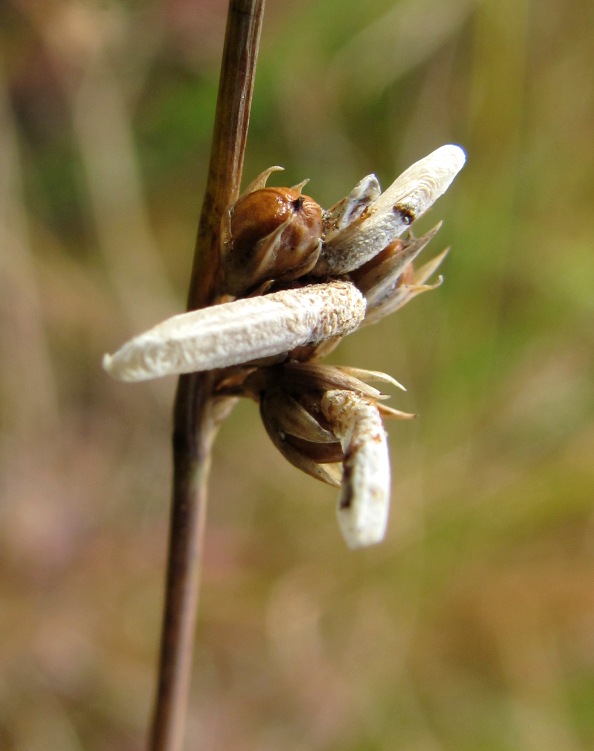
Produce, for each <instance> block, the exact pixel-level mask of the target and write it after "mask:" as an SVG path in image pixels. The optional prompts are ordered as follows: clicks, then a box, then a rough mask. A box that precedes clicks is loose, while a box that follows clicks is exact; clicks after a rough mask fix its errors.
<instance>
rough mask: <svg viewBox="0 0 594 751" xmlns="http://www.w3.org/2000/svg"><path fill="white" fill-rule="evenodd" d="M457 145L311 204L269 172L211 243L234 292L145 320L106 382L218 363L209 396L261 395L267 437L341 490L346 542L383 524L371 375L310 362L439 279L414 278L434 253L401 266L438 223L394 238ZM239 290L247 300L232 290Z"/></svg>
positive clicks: (384, 452) (428, 195) (380, 449)
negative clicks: (388, 178)
mask: <svg viewBox="0 0 594 751" xmlns="http://www.w3.org/2000/svg"><path fill="white" fill-rule="evenodd" d="M464 161H465V156H464V152H463V151H462V149H460V148H459V147H458V146H453V145H448V146H442V147H441V148H439V149H437V150H436V151H434V152H432V153H431V154H429V155H428V156H427V157H425V158H424V159H421V160H420V161H418V162H416V163H415V164H413V165H412V167H410V168H409V169H408V170H406V171H405V172H404V173H403V174H402V175H401V176H400V177H399V178H397V180H395V182H394V183H392V185H391V186H390V187H389V188H388V189H387V190H386V191H385V192H384V193H382V192H381V189H380V186H379V182H378V180H377V178H376V177H375V175H368V176H367V177H365V178H364V179H363V180H361V181H360V182H359V183H358V184H357V185H356V186H355V188H354V189H353V190H352V191H351V193H349V195H348V196H346V197H345V198H343V199H342V200H341V201H339V202H338V203H337V204H335V205H334V206H333V207H332V208H331V209H329V210H328V211H325V212H323V211H322V210H321V209H320V207H319V206H318V204H317V203H316V202H315V201H314V200H313V199H311V198H309V197H308V196H304V195H302V192H301V191H302V188H303V186H304V185H305V182H304V183H301V184H300V185H297V186H295V187H293V188H266V181H267V179H268V177H269V176H270V174H271V173H272V172H273V171H275V170H278V169H280V168H278V167H271V168H270V169H269V170H266V172H263V173H262V174H261V175H259V176H258V178H256V180H254V181H253V182H252V183H251V184H250V185H249V186H248V188H247V189H246V191H245V192H244V194H243V195H242V196H241V197H240V198H239V200H238V201H237V203H236V204H235V205H234V206H232V207H231V208H230V209H229V212H228V214H227V216H226V218H225V223H224V227H223V233H222V235H223V240H222V249H221V261H222V269H223V272H222V286H221V293H222V294H227V295H229V294H234V295H236V296H238V295H241V296H243V297H242V298H241V299H236V300H233V301H231V302H225V303H222V304H219V305H214V306H212V307H210V308H205V309H202V310H198V311H193V312H190V313H183V314H181V315H178V316H174V317H173V318H170V319H168V320H167V321H164V322H163V323H160V324H158V325H157V326H155V327H154V328H152V329H150V330H149V331H147V332H145V333H144V334H141V335H140V336H137V337H135V338H134V339H132V340H130V341H129V342H128V343H126V344H125V345H124V346H123V347H122V348H121V349H120V350H118V351H117V352H116V353H115V354H114V355H111V356H110V355H105V357H104V360H103V366H104V368H105V369H106V370H107V371H108V372H109V373H110V374H111V375H113V376H114V377H115V378H119V379H121V380H124V381H141V380H145V379H148V378H158V377H161V376H164V375H169V374H176V373H189V372H193V371H200V370H219V371H220V372H219V374H218V376H217V386H216V389H215V393H216V394H218V395H220V396H225V395H234V396H248V397H250V398H252V399H254V400H255V401H257V402H258V403H259V404H260V412H261V415H262V420H263V423H264V426H265V428H266V430H267V432H268V434H269V435H270V437H271V439H272V441H273V443H274V444H275V445H276V446H277V448H278V449H279V450H280V451H281V452H282V453H283V455H284V456H285V457H286V458H287V459H288V460H289V461H290V462H291V463H292V464H294V465H295V466H297V467H299V468H300V469H301V470H303V471H305V472H307V473H308V474H310V475H312V476H313V477H316V478H317V479H320V480H322V481H324V482H326V483H328V484H331V485H335V486H341V487H342V490H341V495H340V499H339V504H338V519H339V525H340V529H341V531H342V533H343V536H344V537H345V540H346V542H347V544H348V545H349V546H350V547H353V548H354V547H361V546H366V545H371V544H373V543H376V542H379V541H380V540H381V539H382V538H383V536H384V533H385V529H386V524H387V519H388V509H389V496H390V466H389V455H388V445H387V439H386V434H385V431H384V428H383V425H382V418H386V417H394V418H400V419H403V418H409V417H412V415H409V414H406V413H403V412H399V411H398V410H394V409H390V408H389V407H387V406H386V405H385V404H383V400H384V399H385V398H386V397H385V396H384V395H383V394H382V393H381V392H380V391H378V390H377V389H376V388H375V387H372V386H371V385H370V382H372V381H378V380H379V381H383V382H387V383H391V384H393V385H397V386H399V384H398V383H397V382H396V381H394V379H392V378H391V377H390V376H387V375H385V374H383V373H375V372H372V371H366V370H360V369H355V368H340V367H338V366H327V365H321V364H319V363H318V362H317V360H319V358H320V357H322V356H323V355H324V354H326V353H327V352H328V351H329V350H330V349H332V348H333V347H334V346H335V345H336V343H337V342H338V341H339V340H340V338H341V337H342V336H344V335H346V334H348V333H350V332H351V331H353V330H355V329H356V328H358V327H359V326H361V325H363V324H369V323H375V322H377V321H378V320H380V319H381V318H383V317H384V316H386V315H389V314H390V313H392V312H393V311H395V310H397V309H398V308H401V307H402V306H403V305H405V304H406V303H407V302H408V301H409V300H411V299H412V298H413V297H415V296H416V295H418V294H420V293H421V292H424V291H426V290H430V289H434V288H435V287H436V286H438V285H439V284H440V282H441V279H439V280H438V281H437V282H436V283H434V284H427V281H428V280H429V278H430V277H431V276H432V275H433V274H434V273H435V271H436V270H437V268H438V267H439V264H440V263H441V261H442V260H443V258H444V255H445V253H442V254H441V255H439V256H437V258H434V259H433V260H432V261H430V262H429V263H427V264H425V265H424V266H422V267H421V268H419V269H415V268H414V265H413V261H414V260H415V259H416V257H417V256H418V255H419V253H420V252H421V251H422V250H423V249H424V248H425V247H426V245H427V244H428V242H429V241H430V240H431V239H432V238H433V236H434V235H435V233H436V232H437V230H438V229H439V225H438V226H437V227H435V228H434V229H433V230H431V231H430V232H428V233H427V234H425V235H424V236H422V237H419V238H415V237H413V236H412V235H411V234H410V233H409V234H408V235H407V236H406V237H404V238H401V237H400V236H401V235H402V234H403V233H404V232H405V231H406V230H408V229H409V227H410V225H411V224H412V223H413V222H414V221H415V219H417V218H418V217H419V216H421V215H422V214H423V213H424V212H425V211H426V210H427V209H428V208H429V207H430V206H431V205H432V204H433V203H434V201H435V200H437V198H439V197H440V196H441V195H442V194H443V193H444V192H445V191H446V190H447V188H448V187H449V185H450V184H451V182H452V180H453V179H454V177H455V176H456V174H457V173H458V172H459V170H460V169H461V168H462V166H463V164H464ZM248 294H251V295H252V296H250V297H245V295H248Z"/></svg>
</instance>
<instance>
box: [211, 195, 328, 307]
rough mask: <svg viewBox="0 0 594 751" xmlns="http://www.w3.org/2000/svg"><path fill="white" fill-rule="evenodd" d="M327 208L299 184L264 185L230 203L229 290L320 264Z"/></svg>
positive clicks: (225, 272)
mask: <svg viewBox="0 0 594 751" xmlns="http://www.w3.org/2000/svg"><path fill="white" fill-rule="evenodd" d="M321 234H322V209H321V207H320V206H319V204H317V203H316V202H315V201H314V200H313V198H310V197H309V196H305V195H302V194H301V190H300V188H299V187H298V188H260V189H258V190H254V191H253V192H251V193H248V194H247V195H244V196H242V197H241V198H240V199H239V200H238V201H237V203H236V204H235V205H234V206H233V207H232V208H231V210H230V212H229V216H228V218H227V227H226V231H225V232H224V247H223V281H224V286H225V292H228V293H230V294H234V295H241V294H244V293H246V292H249V291H251V290H253V289H254V288H255V287H257V286H258V285H259V284H262V283H263V282H265V281H269V280H273V279H275V280H278V279H283V280H290V279H296V278H297V277H299V276H302V275H303V274H306V273H307V272H308V271H310V269H311V268H312V267H313V266H314V265H315V263H316V261H317V259H318V256H319V254H320V248H321Z"/></svg>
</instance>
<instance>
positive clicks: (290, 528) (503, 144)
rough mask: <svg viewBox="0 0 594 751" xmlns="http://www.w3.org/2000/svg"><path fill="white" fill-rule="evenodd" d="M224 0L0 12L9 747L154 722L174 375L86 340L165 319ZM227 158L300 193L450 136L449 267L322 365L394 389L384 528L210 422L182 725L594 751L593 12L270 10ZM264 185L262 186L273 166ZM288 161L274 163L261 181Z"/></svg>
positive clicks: (385, 171) (262, 744)
mask: <svg viewBox="0 0 594 751" xmlns="http://www.w3.org/2000/svg"><path fill="white" fill-rule="evenodd" d="M225 14H226V3H225V2H223V0H202V2H200V1H194V2H191V1H190V0H169V1H166V0H163V1H162V2H145V3H136V2H123V1H122V2H114V1H111V2H103V1H102V2H83V1H82V0H70V1H68V0H48V1H47V2H39V1H36V0H12V2H6V3H3V4H2V7H1V8H0V22H1V33H0V44H1V47H0V52H1V63H0V233H1V235H0V236H1V243H0V311H1V317H0V358H1V370H0V399H1V417H0V493H1V498H0V522H1V523H0V567H1V573H0V638H1V647H0V748H2V749H6V750H7V751H13V749H14V750H18V751H45V750H46V749H59V750H60V751H79V749H85V751H86V750H87V749H88V750H89V751H107V750H108V749H109V751H124V750H125V751H128V750H129V749H131V750H134V751H136V750H140V749H141V748H142V747H143V741H144V734H145V728H146V725H147V721H148V713H149V708H150V704H151V701H152V696H153V689H154V679H155V662H156V651H157V644H158V634H159V628H160V609H161V601H162V587H163V571H164V559H165V545H166V535H167V526H168V505H169V498H168V495H169V481H170V455H169V433H170V407H171V401H172V396H173V391H174V387H175V383H174V379H167V380H164V381H163V382H158V383H154V384H142V385H136V386H130V385H125V384H120V383H116V382H114V381H111V380H110V379H109V378H108V377H107V376H105V374H104V373H103V372H102V371H101V369H100V365H99V363H100V359H101V355H102V353H103V352H105V351H108V350H109V351H112V350H113V349H114V348H115V347H116V346H118V345H119V344H120V343H121V342H122V341H123V340H124V339H126V338H127V337H128V336H130V335H132V334H133V333H137V332H138V331H140V330H141V329H143V328H145V327H147V326H149V325H151V324H153V323H155V322H156V321H158V320H159V319H160V318H162V317H163V316H165V315H169V314H173V313H175V312H178V311H180V310H181V309H182V308H183V305H184V299H185V294H186V288H187V281H188V276H189V269H190V264H191V255H192V251H193V243H194V236H195V231H196V224H197V217H198V211H199V206H200V200H201V195H202V192H203V187H204V179H205V174H206V164H207V158H208V150H209V141H210V135H211V129H212V121H213V112H214V103H215V96H216V86H217V77H218V68H219V63H220V54H221V47H222V37H223V27H224V17H225ZM267 14H268V15H267V17H266V19H265V27H264V33H263V39H262V48H261V55H260V62H259V68H258V77H257V82H256V89H255V99H254V109H253V116H252V126H251V131H250V138H249V143H248V153H247V159H246V168H245V178H246V180H247V179H251V177H253V176H255V175H256V174H257V173H258V172H260V171H261V170H263V169H265V168H266V167H268V166H269V165H271V164H281V165H284V166H285V167H286V170H287V171H286V173H285V174H286V177H281V178H280V180H281V183H282V181H285V182H286V183H288V184H294V183H297V182H299V181H300V180H302V179H303V178H305V177H309V178H311V182H310V184H309V186H308V192H310V193H311V194H313V195H314V196H315V197H316V198H317V199H318V200H319V201H320V203H322V205H326V206H327V205H330V204H331V203H333V202H334V201H336V200H337V199H338V198H340V197H342V196H343V195H344V194H345V193H346V192H347V191H348V190H349V189H350V188H351V187H352V186H353V185H354V183H355V182H356V181H357V180H358V179H360V178H361V177H362V176H363V175H365V174H367V173H368V172H371V171H375V172H376V173H377V174H378V176H379V177H380V180H381V182H382V184H383V185H387V184H389V182H391V180H392V179H393V178H394V177H395V176H396V175H397V174H398V173H399V172H400V171H402V170H403V169H404V168H405V167H407V166H408V165H409V164H410V163H412V162H413V161H415V160H416V159H418V158H420V157H421V156H423V155H424V154H426V153H428V152H429V151H431V150H433V149H434V148H436V147H437V146H439V145H441V144H442V143H447V142H454V143H460V144H462V145H463V146H464V147H465V149H466V150H467V153H468V164H467V166H466V168H465V169H464V171H463V172H462V173H461V175H460V176H459V178H458V179H457V181H456V182H455V183H454V185H453V187H452V188H451V189H450V192H449V193H448V195H447V196H446V197H444V198H443V199H442V200H440V201H439V203H438V204H437V206H436V207H435V208H434V209H433V211H432V212H431V216H430V217H427V218H426V219H425V220H422V222H421V224H422V227H420V229H423V228H428V227H429V226H431V225H432V223H435V221H436V220H437V219H438V218H444V219H445V224H444V227H443V229H442V231H441V232H440V235H439V236H438V238H437V239H436V240H435V241H434V243H433V247H432V248H431V249H430V250H429V251H428V252H427V253H426V255H427V257H429V256H430V255H431V253H433V254H436V253H437V252H438V251H439V250H441V249H442V248H443V247H445V246H446V245H451V246H452V252H451V253H450V256H449V257H448V259H447V260H446V262H445V265H444V273H445V277H446V280H445V284H444V285H443V286H442V287H441V288H440V289H439V290H438V291H436V292H433V293H431V294H429V295H425V296H423V297H421V298H419V299H418V300H416V301H414V302H413V303H412V304H411V305H410V306H408V307H407V308H405V309H404V310H403V311H401V312H399V313H397V314H396V315H395V316H394V317H393V318H391V319H388V320H386V321H384V322H382V323H381V324H379V325H378V326H376V327H373V328H370V329H366V330H364V331H362V332H359V333H357V334H356V335H354V336H352V337H350V338H349V339H348V340H347V341H345V342H343V344H342V345H341V347H340V348H339V349H338V350H337V351H336V352H335V353H334V354H333V356H332V359H333V361H335V362H340V363H344V364H352V365H356V366H359V367H366V368H370V369H377V370H384V371H387V372H389V373H391V374H393V375H394V376H395V377H397V378H398V379H399V380H401V381H403V382H404V383H405V384H406V385H407V387H408V393H407V394H401V393H398V394H395V395H394V398H393V399H392V403H393V406H396V407H399V408H401V409H405V410H409V411H415V412H418V413H419V419H418V420H416V421H414V423H392V424H390V425H389V426H388V429H389V433H390V442H391V450H392V456H393V505H392V514H391V522H390V530H389V534H388V536H387V539H386V541H385V543H384V544H383V545H381V546H377V547H375V548H373V549H370V550H367V551H362V552H357V553H352V552H349V551H347V549H346V548H345V545H344V544H343V541H342V539H341V538H340V535H339V532H338V529H337V524H336V521H335V512H334V505H335V498H336V493H335V492H334V491H333V490H332V489H331V488H328V487H326V486H323V485H321V484H318V483H316V482H315V481H314V480H312V479H311V478H309V477H307V476H305V475H302V474H300V473H299V472H298V471H297V470H296V469H294V468H293V467H292V466H290V465H288V464H287V463H286V462H285V461H284V460H283V459H282V458H281V457H280V455H278V454H277V453H276V452H275V450H274V449H273V447H272V446H271V444H270V443H269V441H268V439H267V437H266V435H265V433H264V430H263V428H262V426H261V424H260V421H259V417H258V414H257V409H256V408H255V407H254V405H253V404H251V403H242V404H240V405H239V406H238V407H237V408H236V410H235V412H234V413H233V414H232V416H231V417H230V419H229V420H228V421H227V422H226V423H225V425H224V427H223V429H222V431H221V433H220V436H219V439H218V441H217V444H216V448H215V452H214V461H213V470H212V483H211V506H210V510H209V527H208V532H207V539H208V544H207V555H206V561H205V569H204V577H203V590H202V600H201V608H200V618H199V626H198V630H197V654H196V659H195V673H194V676H195V677H194V681H193V685H192V695H191V701H190V714H189V723H188V741H187V748H188V749H197V750H198V749H199V750H200V751H228V749H242V751H256V749H257V751H338V749H340V751H442V750H443V751H467V750H468V751H515V750H517V749H521V750H522V751H523V750H526V751H533V750H534V751H582V750H583V749H590V748H593V747H594V526H593V524H594V516H593V506H592V500H593V497H594V420H593V415H594V395H593V388H592V377H593V373H594V348H593V338H594V295H593V288H594V249H593V244H594V233H593V226H594V222H593V219H592V215H593V210H594V179H593V177H592V165H593V158H592V157H593V152H594V43H593V41H592V40H593V39H594V4H592V3H590V2H588V1H587V0H582V1H580V0H566V1H565V2H560V1H559V0H540V1H538V2H537V1H536V0H533V1H532V2H530V1H529V0H513V1H512V0H484V1H483V2H481V1H480V0H450V1H449V2H442V1H441V0H399V1H397V2H394V0H392V1H390V2H388V0H366V2H365V3H361V2H357V1H355V0H342V1H341V2H331V0H317V2H313V1H312V0H299V1H298V2H297V1H296V0H290V1H288V0H285V2H280V1H279V0H269V2H268V10H267ZM275 178H276V176H275ZM275 182H276V184H278V180H275Z"/></svg>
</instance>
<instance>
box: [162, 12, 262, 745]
mask: <svg viewBox="0 0 594 751" xmlns="http://www.w3.org/2000/svg"><path fill="white" fill-rule="evenodd" d="M264 3H265V0H231V1H230V3H229V12H228V18H227V29H226V32H225V46H224V50H223V63H222V68H221V78H220V83H219V96H218V100H217V110H216V116H215V126H214V135H213V144H212V150H211V158H210V165H209V172H208V180H207V185H206V193H205V197H204V202H203V206H202V212H201V215H200V223H199V226H198V236H197V240H196V250H195V255H194V265H193V269H192V278H191V281H190V290H189V294H188V310H192V309H194V308H199V307H203V306H206V305H211V304H213V303H214V302H215V301H216V299H217V295H218V289H217V281H218V264H219V249H220V241H221V237H220V227H221V220H222V217H223V214H224V212H225V211H226V210H227V208H228V206H229V205H231V204H232V203H233V202H234V201H235V200H236V199H237V196H238V195H239V186H240V183H241V173H242V168H243V157H244V153H245V144H246V139H247V130H248V123H249V114H250V106H251V100H252V93H253V85H254V75H255V67H256V59H257V54H258V46H259V40H260V31H261V28H262V19H263V15H264ZM213 383H214V377H213V374H212V373H191V374H189V375H182V376H181V377H180V379H179V382H178V388H177V393H176V398H175V406H174V414H173V422H174V427H173V468H174V471H173V494H172V506H171V520H170V533H169V554H168V565H167V581H166V592H165V611H164V617H163V629H162V635H161V653H160V662H159V680H158V687H157V695H156V699H155V706H154V710H153V719H152V728H151V734H150V740H149V749H150V751H180V749H181V748H182V745H183V739H184V729H185V720H186V710H187V703H188V691H189V684H190V676H191V668H192V653H193V641H194V630H195V624H196V612H197V605H198V594H199V587H200V569H201V561H202V557H203V550H204V530H205V523H206V506H207V480H208V471H209V466H210V450H211V446H212V442H213V440H214V437H215V433H216V428H217V421H216V419H215V417H214V415H213V399H212V389H213Z"/></svg>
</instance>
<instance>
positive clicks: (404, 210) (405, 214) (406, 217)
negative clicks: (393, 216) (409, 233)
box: [394, 203, 417, 225]
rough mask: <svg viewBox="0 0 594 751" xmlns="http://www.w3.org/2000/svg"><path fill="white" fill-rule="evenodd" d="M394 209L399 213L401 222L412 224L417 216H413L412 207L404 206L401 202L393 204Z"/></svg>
mask: <svg viewBox="0 0 594 751" xmlns="http://www.w3.org/2000/svg"><path fill="white" fill-rule="evenodd" d="M394 211H397V212H398V213H399V214H400V216H401V217H402V220H403V222H404V223H405V224H407V225H408V224H412V223H413V222H414V220H415V219H416V218H417V217H416V216H415V212H414V211H413V210H412V209H410V208H409V207H408V206H404V205H403V204H401V203H397V204H395V206H394Z"/></svg>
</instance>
